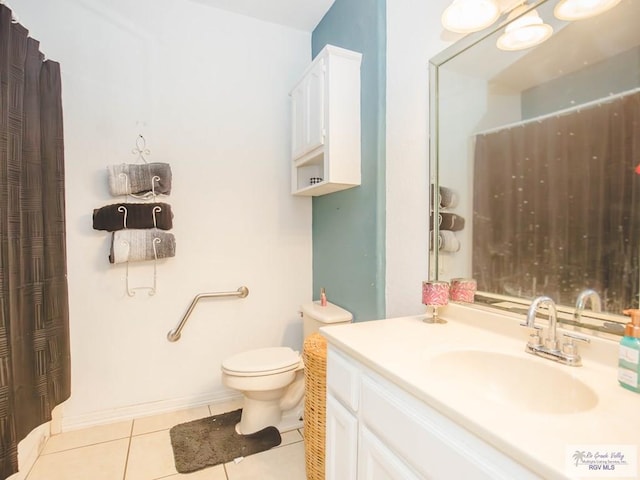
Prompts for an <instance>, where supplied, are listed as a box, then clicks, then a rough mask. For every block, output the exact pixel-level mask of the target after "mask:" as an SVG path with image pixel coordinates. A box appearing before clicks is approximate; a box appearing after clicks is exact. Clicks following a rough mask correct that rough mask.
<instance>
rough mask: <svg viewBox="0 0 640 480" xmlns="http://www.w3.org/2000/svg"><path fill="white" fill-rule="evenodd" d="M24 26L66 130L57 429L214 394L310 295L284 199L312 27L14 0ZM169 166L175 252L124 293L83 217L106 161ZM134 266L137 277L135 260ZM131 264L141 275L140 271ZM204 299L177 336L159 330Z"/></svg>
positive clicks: (292, 329)
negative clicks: (67, 336)
mask: <svg viewBox="0 0 640 480" xmlns="http://www.w3.org/2000/svg"><path fill="white" fill-rule="evenodd" d="M10 4H11V7H12V8H13V10H14V12H15V13H16V14H17V16H18V18H19V20H20V22H21V23H22V24H23V25H25V26H26V27H27V28H29V29H30V32H31V35H32V36H33V37H34V38H36V39H38V40H40V42H41V49H42V50H43V51H44V52H45V54H46V55H47V56H48V57H49V58H52V59H54V60H57V61H59V62H60V63H61V66H62V76H63V78H62V81H63V108H64V121H65V126H64V128H65V157H66V174H67V182H66V188H67V190H66V201H67V247H68V278H69V295H70V323H71V355H72V396H71V399H70V400H69V401H68V402H67V403H66V404H65V405H64V414H63V428H65V429H69V428H75V427H79V426H84V425H89V424H95V423H101V422H107V421H112V420H114V419H116V418H128V417H132V416H137V415H141V414H151V413H154V412H158V411H163V410H169V409H173V408H180V407H184V406H188V405H195V404H200V403H205V402H211V401H216V400H219V399H223V398H225V397H228V396H229V395H230V394H231V392H229V391H228V390H226V389H225V388H224V387H223V386H222V384H221V381H220V364H221V362H222V360H223V359H224V358H225V357H227V356H229V355H230V354H233V353H235V352H238V351H241V350H245V349H249V348H255V347H261V346H276V345H289V346H292V347H295V348H300V347H301V335H302V326H301V320H300V318H299V316H298V308H299V305H300V304H301V303H303V302H306V301H309V300H310V299H311V295H312V292H311V278H312V277H311V201H310V199H307V198H297V197H292V196H291V195H290V194H289V191H290V186H289V181H290V171H289V165H288V151H289V141H290V140H289V139H290V135H289V125H290V112H289V98H288V91H289V88H290V87H291V86H292V85H293V84H294V83H295V81H296V80H297V78H298V76H299V75H300V73H301V72H302V71H303V70H304V68H305V67H306V65H307V64H308V63H309V62H310V58H311V41H310V33H305V32H300V31H297V30H293V29H289V28H286V27H282V26H277V25H275V24H269V23H266V22H261V21H258V20H254V19H251V18H248V17H243V16H239V15H236V14H231V13H226V12H223V11H221V10H217V9H213V8H210V7H206V6H203V5H201V4H198V3H194V2H190V1H188V0H136V1H134V2H132V1H130V0H47V1H46V2H44V1H42V0H12V1H11V2H10ZM139 133H141V134H143V135H144V136H145V137H146V140H147V146H148V147H149V148H150V149H151V153H152V155H151V156H150V157H149V160H150V161H158V162H169V163H170V164H171V167H172V170H173V191H172V194H171V195H170V196H169V197H166V198H163V199H162V200H163V201H167V202H168V203H170V204H171V205H172V208H173V212H174V215H175V218H174V229H173V233H174V234H175V237H176V242H177V252H176V256H175V258H172V259H167V260H163V261H161V262H159V265H158V280H157V287H158V291H157V294H156V295H155V296H153V297H150V296H148V295H147V294H146V293H145V292H139V293H138V294H137V295H136V296H135V297H133V298H130V297H128V296H127V295H126V293H125V266H124V265H115V266H114V265H110V264H109V263H108V259H107V256H108V250H109V236H108V234H107V233H106V232H99V231H95V230H93V229H92V216H91V215H92V211H93V209H94V208H98V207H101V206H103V205H105V204H108V203H112V202H115V201H116V199H113V198H110V196H109V194H108V190H107V186H106V179H107V177H106V166H107V165H109V164H115V163H123V162H135V161H136V158H135V156H133V155H131V149H132V148H133V147H134V146H135V140H136V137H137V135H138V134H139ZM140 266H141V264H138V265H137V267H140ZM142 266H143V268H131V274H130V278H131V281H132V283H133V284H134V285H148V284H151V283H152V273H153V268H152V265H151V264H146V263H145V264H144V265H142ZM241 285H246V286H248V288H249V290H250V294H249V296H248V297H247V298H246V299H242V300H240V299H227V300H203V301H201V302H200V304H199V305H198V306H197V307H196V310H195V311H194V313H193V315H192V316H191V318H190V320H189V323H188V325H187V327H186V328H185V330H184V332H183V336H182V339H181V340H179V341H178V342H177V343H170V342H168V341H167V339H166V334H167V332H168V331H169V330H170V329H171V328H173V327H174V326H175V325H176V324H177V323H178V321H179V320H180V318H181V317H182V315H183V313H184V312H185V310H186V308H187V306H188V305H189V303H190V302H191V300H192V298H193V297H194V295H196V294H197V293H200V292H207V291H228V290H236V289H237V288H238V287H239V286H241Z"/></svg>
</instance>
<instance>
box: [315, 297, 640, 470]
mask: <svg viewBox="0 0 640 480" xmlns="http://www.w3.org/2000/svg"><path fill="white" fill-rule="evenodd" d="M441 317H442V318H445V319H447V320H448V323H446V324H428V323H425V322H424V321H423V319H424V316H411V317H401V318H394V319H385V320H377V321H369V322H360V323H354V324H348V325H336V326H331V327H327V328H323V329H321V332H322V334H323V335H324V336H325V337H327V340H328V342H329V343H330V344H332V345H334V346H336V347H337V348H339V349H340V350H342V351H344V352H345V353H347V354H348V355H350V356H352V357H353V358H354V359H356V360H358V361H360V362H361V363H363V364H364V365H365V366H367V367H369V368H371V369H372V370H374V371H375V372H377V373H378V374H380V375H381V376H383V377H385V378H386V379H388V380H389V381H391V382H392V383H394V384H396V385H398V386H399V387H400V388H402V389H403V390H405V391H407V392H409V393H410V394H412V395H414V396H415V397H417V398H418V399H420V400H422V401H424V402H425V403H427V404H428V405H429V406H431V407H433V408H435V409H436V410H438V411H439V412H440V413H441V414H443V415H445V416H447V417H448V418H450V419H451V420H453V421H454V422H456V423H457V424H459V425H460V426H462V427H464V428H466V429H467V430H469V431H470V432H472V433H474V434H475V435H477V436H478V437H480V438H481V439H482V440H484V441H486V442H488V443H489V444H491V445H492V446H494V447H495V448H497V449H498V450H500V451H502V452H504V453H505V454H507V455H508V456H510V457H511V458H513V459H514V460H516V461H518V462H520V463H521V464H523V465H525V466H526V467H527V468H529V469H530V470H532V471H533V472H535V473H537V474H538V475H540V476H541V477H543V478H546V479H551V478H572V477H570V476H568V475H567V471H566V468H565V467H566V465H565V464H566V449H567V448H571V447H572V446H573V445H602V446H604V445H611V446H614V445H636V451H637V447H638V444H639V443H640V394H636V393H634V392H630V391H628V390H625V389H623V388H622V387H620V386H619V384H618V381H617V349H618V344H617V342H615V341H611V340H607V339H600V338H592V341H591V343H590V344H582V343H581V342H579V345H578V347H579V351H580V354H581V355H582V357H583V366H581V367H569V366H565V365H561V364H558V363H556V362H553V361H551V360H547V359H543V358H540V357H536V356H534V355H530V354H527V353H525V352H524V347H525V344H526V341H527V337H528V334H529V333H530V332H529V330H528V329H526V328H523V327H521V326H519V323H520V321H521V320H519V319H517V318H515V317H514V316H513V315H501V314H495V313H488V312H483V311H481V310H477V309H473V308H469V307H467V306H464V305H450V306H449V307H447V308H445V309H442V311H441ZM562 331H563V330H561V329H560V328H559V329H558V334H559V336H560V335H561V333H562ZM453 350H481V351H489V352H496V353H502V354H507V355H512V356H516V357H521V358H526V359H527V360H530V361H533V362H542V363H543V364H544V365H549V366H551V367H553V368H556V369H560V370H561V371H563V372H565V373H566V374H568V375H570V376H571V377H573V378H575V379H578V380H580V381H582V382H583V383H584V384H586V385H588V386H589V387H590V388H591V389H592V390H593V392H595V394H596V395H597V397H598V401H597V404H596V405H595V406H594V407H592V408H589V409H588V410H585V411H582V412H575V413H573V412H571V413H561V414H560V413H558V414H556V413H544V412H543V411H542V412H541V411H531V409H527V408H522V407H521V406H519V405H517V404H513V403H509V402H502V401H500V400H498V401H496V400H495V399H489V398H488V396H486V395H480V394H478V395H470V394H469V393H470V392H469V385H468V383H466V382H465V379H464V374H465V372H464V371H460V372H459V373H458V374H456V378H455V379H454V381H447V382H443V377H442V372H441V371H434V368H430V367H432V365H430V362H431V361H432V360H433V359H434V358H435V357H436V356H437V355H439V354H442V353H446V352H449V351H453ZM489 381H490V379H487V382H488V383H489ZM542 410H544V408H543V409H542ZM638 463H640V462H636V468H637V472H636V477H635V478H640V465H638ZM590 478H593V477H590ZM602 478H605V477H604V476H603V477H602ZM606 478H612V477H611V476H609V477H606ZM627 478H634V477H627Z"/></svg>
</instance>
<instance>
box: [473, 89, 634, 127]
mask: <svg viewBox="0 0 640 480" xmlns="http://www.w3.org/2000/svg"><path fill="white" fill-rule="evenodd" d="M639 92H640V87H637V88H632V89H631V90H625V91H624V92H620V93H616V94H613V95H609V96H606V97H602V98H598V99H596V100H591V101H589V102H585V103H581V104H580V105H575V106H573V107H568V108H565V109H562V110H558V111H556V112H552V113H545V114H544V115H540V116H538V117H534V118H528V119H527V120H521V121H519V122H513V123H509V124H507V125H501V126H499V127H495V128H490V129H489V130H483V131H481V132H476V133H474V134H473V135H474V136H475V135H488V134H490V133H496V132H499V131H500V130H507V129H509V128H514V127H522V126H524V125H527V124H529V123H533V122H539V121H541V120H546V119H547V118H551V117H560V116H562V115H566V114H568V113H573V112H577V111H580V110H583V109H586V108H591V107H595V106H597V105H601V104H603V103H609V102H612V101H614V100H618V99H620V98H623V97H627V96H629V95H633V94H636V93H639Z"/></svg>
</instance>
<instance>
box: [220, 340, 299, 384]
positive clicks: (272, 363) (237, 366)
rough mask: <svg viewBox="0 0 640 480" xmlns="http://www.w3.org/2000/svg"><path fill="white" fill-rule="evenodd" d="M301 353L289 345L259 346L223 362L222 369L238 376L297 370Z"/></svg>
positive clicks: (273, 373)
mask: <svg viewBox="0 0 640 480" xmlns="http://www.w3.org/2000/svg"><path fill="white" fill-rule="evenodd" d="M299 365H300V355H299V354H298V352H295V351H293V350H292V349H291V348H289V347H271V348H259V349H256V350H249V351H247V352H242V353H239V354H237V355H233V356H232V357H229V358H227V359H226V360H224V361H223V362H222V371H223V372H224V373H226V374H228V375H235V376H238V377H252V376H257V375H275V374H277V373H283V372H288V371H290V370H295V369H296V368H297V367H298V366H299Z"/></svg>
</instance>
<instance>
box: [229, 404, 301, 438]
mask: <svg viewBox="0 0 640 480" xmlns="http://www.w3.org/2000/svg"><path fill="white" fill-rule="evenodd" d="M265 403H266V402H264V401H256V400H252V399H250V398H246V397H245V398H244V405H243V407H242V417H241V419H240V422H239V423H237V424H236V432H237V433H239V434H241V435H249V434H251V433H255V432H257V431H259V430H262V429H263V428H266V427H269V426H274V427H276V428H277V429H278V431H279V432H280V433H284V432H288V431H291V430H296V429H298V428H302V427H303V423H304V422H303V420H302V415H303V413H304V402H300V403H299V404H298V405H296V406H295V407H294V408H292V409H290V410H286V411H284V412H283V411H282V410H280V407H279V405H278V403H277V402H276V403H274V404H272V405H265Z"/></svg>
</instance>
